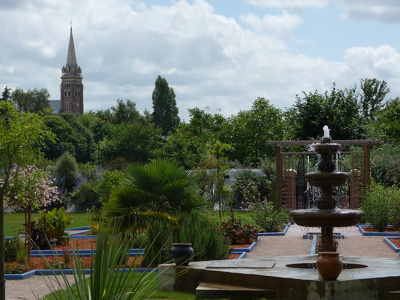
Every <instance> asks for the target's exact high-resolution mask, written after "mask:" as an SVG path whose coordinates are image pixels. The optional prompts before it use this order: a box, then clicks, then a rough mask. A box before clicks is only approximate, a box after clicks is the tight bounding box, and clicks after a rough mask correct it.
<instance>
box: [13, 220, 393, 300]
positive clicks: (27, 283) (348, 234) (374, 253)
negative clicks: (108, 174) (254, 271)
mask: <svg viewBox="0 0 400 300" xmlns="http://www.w3.org/2000/svg"><path fill="white" fill-rule="evenodd" d="M304 232H305V231H304V228H302V227H299V226H297V225H291V226H290V227H289V230H288V232H287V233H286V235H285V236H262V237H260V241H259V242H258V244H257V245H256V246H255V247H254V249H253V250H252V251H251V252H249V253H248V254H247V256H246V257H247V258H256V257H265V256H292V255H308V254H310V249H311V244H312V240H311V239H303V233H304ZM335 232H341V233H343V234H344V235H345V238H344V239H340V240H339V245H338V252H340V253H341V255H355V256H371V257H384V258H397V259H398V258H399V254H398V253H396V252H394V251H393V250H392V249H391V248H390V247H389V246H388V245H386V244H385V243H384V241H383V237H381V236H362V235H361V233H360V232H359V230H358V228H357V227H355V226H354V227H350V228H344V229H338V230H337V231H336V230H335ZM71 277H72V276H69V278H71ZM49 280H53V281H54V278H52V277H51V276H50V277H47V276H34V277H31V278H29V279H25V280H8V281H7V282H6V299H7V300H34V299H38V298H39V297H43V296H44V295H46V294H47V293H48V292H49V288H48V283H49Z"/></svg>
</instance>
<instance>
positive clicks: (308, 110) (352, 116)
mask: <svg viewBox="0 0 400 300" xmlns="http://www.w3.org/2000/svg"><path fill="white" fill-rule="evenodd" d="M303 96H304V97H303V98H300V96H298V95H297V96H296V98H297V100H296V102H295V104H294V105H293V106H292V107H291V108H290V109H288V110H287V112H286V114H285V115H286V116H285V117H286V120H287V122H288V124H292V130H293V136H292V138H293V139H297V140H309V139H315V138H318V137H321V136H322V128H323V126H324V125H328V127H329V129H330V133H331V136H332V137H333V138H334V139H338V140H351V139H360V138H363V136H364V128H365V120H364V119H363V117H362V116H361V114H360V111H359V106H358V101H357V95H356V91H355V88H351V89H346V90H338V89H336V85H335V84H333V86H332V90H331V91H330V92H328V91H326V92H325V93H324V94H320V93H318V91H315V92H313V93H311V92H310V93H308V94H306V93H305V92H303Z"/></svg>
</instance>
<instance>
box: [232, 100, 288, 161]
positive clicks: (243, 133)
mask: <svg viewBox="0 0 400 300" xmlns="http://www.w3.org/2000/svg"><path fill="white" fill-rule="evenodd" d="M228 123H229V126H227V131H226V133H225V134H227V137H226V138H225V139H224V141H225V142H227V143H229V144H231V145H232V150H231V152H230V154H229V159H230V160H232V161H234V160H237V161H239V162H240V163H242V164H245V165H249V166H254V167H258V166H260V162H261V161H262V160H263V159H265V158H266V157H273V156H274V153H275V152H274V150H273V149H272V148H271V147H267V145H266V143H265V142H266V141H276V140H282V139H283V138H285V136H286V135H287V134H286V131H287V125H286V123H285V122H284V119H283V113H282V112H281V110H280V109H277V108H275V107H274V106H273V105H271V104H270V103H269V101H268V100H267V99H264V98H257V99H256V100H255V101H254V102H253V105H252V107H251V109H250V110H246V111H240V112H239V113H238V114H237V116H232V117H231V118H230V119H229V121H228Z"/></svg>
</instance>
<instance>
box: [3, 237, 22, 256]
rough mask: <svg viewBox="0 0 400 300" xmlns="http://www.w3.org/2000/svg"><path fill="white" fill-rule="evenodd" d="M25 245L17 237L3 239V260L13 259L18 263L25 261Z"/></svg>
mask: <svg viewBox="0 0 400 300" xmlns="http://www.w3.org/2000/svg"><path fill="white" fill-rule="evenodd" d="M25 260H26V254H25V245H24V243H23V242H22V240H21V239H20V238H19V237H18V236H15V237H12V238H10V239H5V240H4V261H7V262H10V261H15V262H18V263H25Z"/></svg>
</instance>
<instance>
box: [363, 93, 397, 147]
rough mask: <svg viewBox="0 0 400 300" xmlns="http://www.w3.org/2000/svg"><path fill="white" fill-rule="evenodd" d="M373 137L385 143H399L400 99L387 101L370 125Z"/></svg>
mask: <svg viewBox="0 0 400 300" xmlns="http://www.w3.org/2000/svg"><path fill="white" fill-rule="evenodd" d="M370 127H371V131H372V133H373V135H374V137H376V138H378V139H381V140H383V141H386V142H392V143H393V142H394V143H398V142H399V141H400V98H399V97H397V98H395V99H392V100H389V101H387V102H386V103H385V106H384V108H383V109H382V110H381V111H380V112H379V113H378V114H377V115H376V119H375V120H373V121H372V123H371V126H370Z"/></svg>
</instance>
